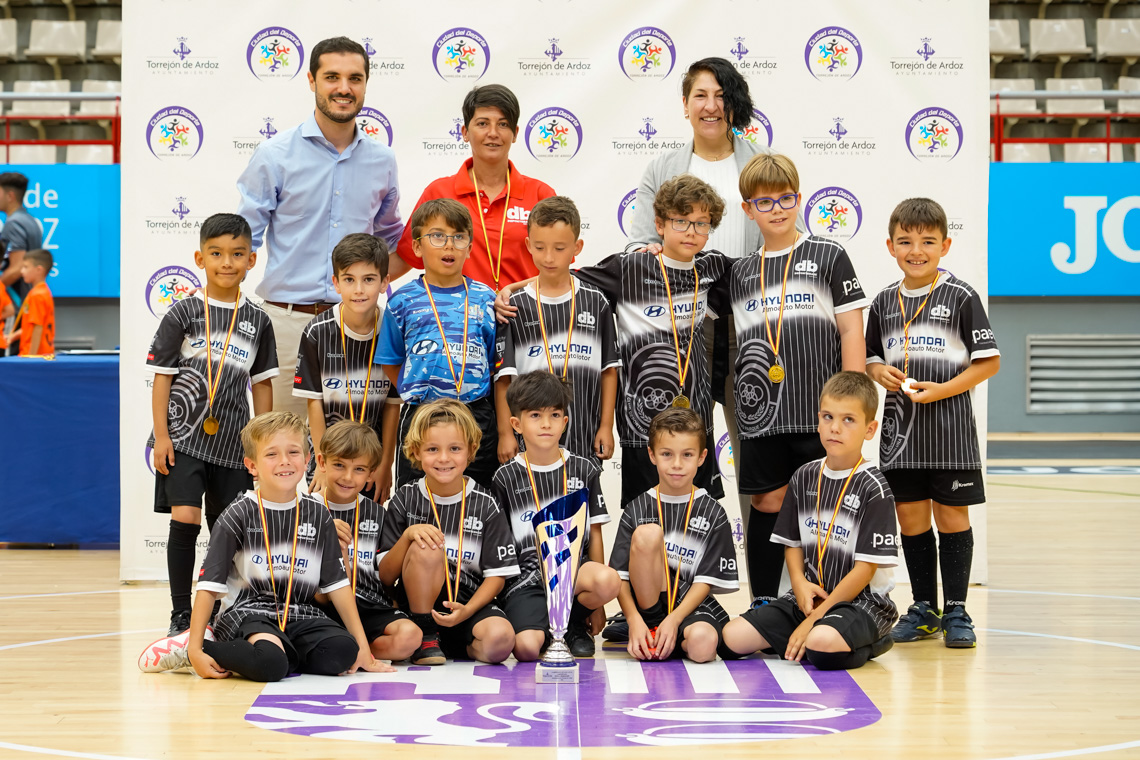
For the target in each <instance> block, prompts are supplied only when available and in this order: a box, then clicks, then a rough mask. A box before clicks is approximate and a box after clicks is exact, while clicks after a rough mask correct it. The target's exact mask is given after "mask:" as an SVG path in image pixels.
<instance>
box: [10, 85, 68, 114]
mask: <svg viewBox="0 0 1140 760" xmlns="http://www.w3.org/2000/svg"><path fill="white" fill-rule="evenodd" d="M12 91H13V92H70V91H71V82H69V81H67V80H66V79H38V80H31V81H27V80H20V81H17V82H15V84H14V86H13V87H12ZM8 113H9V114H10V115H20V116H29V117H34V116H68V115H70V114H71V104H70V103H69V102H68V101H66V100H14V101H12V106H11V108H10V109H9V110H8Z"/></svg>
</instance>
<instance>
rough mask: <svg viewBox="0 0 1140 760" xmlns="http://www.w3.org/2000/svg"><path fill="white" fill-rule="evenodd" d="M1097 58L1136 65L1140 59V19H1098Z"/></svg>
mask: <svg viewBox="0 0 1140 760" xmlns="http://www.w3.org/2000/svg"><path fill="white" fill-rule="evenodd" d="M1096 57H1097V60H1104V59H1106V58H1114V59H1123V60H1124V61H1126V62H1127V63H1128V65H1132V64H1133V63H1135V62H1136V60H1137V59H1138V58H1140V18H1101V19H1097V22H1096Z"/></svg>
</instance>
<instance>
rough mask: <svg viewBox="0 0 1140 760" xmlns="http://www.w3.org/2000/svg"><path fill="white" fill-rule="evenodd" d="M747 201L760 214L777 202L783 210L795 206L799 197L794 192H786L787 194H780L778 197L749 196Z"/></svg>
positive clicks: (769, 209)
mask: <svg viewBox="0 0 1140 760" xmlns="http://www.w3.org/2000/svg"><path fill="white" fill-rule="evenodd" d="M748 202H749V203H751V204H752V205H753V207H755V209H756V210H757V211H759V212H760V213H761V214H766V213H768V212H769V211H771V210H772V209H773V208H775V206H776V204H777V203H778V204H780V208H782V209H784V210H785V211H787V210H788V209H790V208H795V207H796V204H797V203H798V202H799V199H798V198H797V197H796V194H795V193H788V194H787V195H781V196H780V197H779V198H750V199H749V200H748Z"/></svg>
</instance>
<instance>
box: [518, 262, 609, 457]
mask: <svg viewBox="0 0 1140 760" xmlns="http://www.w3.org/2000/svg"><path fill="white" fill-rule="evenodd" d="M570 280H571V287H572V288H573V292H574V303H573V306H574V324H573V326H572V329H568V326H569V321H570V307H571V303H570V301H571V299H570V292H566V293H563V294H562V295H560V296H546V295H543V296H542V319H543V324H544V325H545V327H546V339H547V340H546V343H545V345H544V343H543V339H542V330H541V326H540V325H539V322H538V300H537V298H536V296H535V290H534V284H533V283H532V284H530V285H527V286H526V287H525V288H519V289H518V290H516V291H515V292H514V293H512V294H511V305H512V306H516V307H518V310H519V313H518V314H517V315H516V316H515V317H514V319H512V320H511V321H510V323H508V324H506V325H503V324H500V325H499V331H498V339H497V342H498V344H499V345H498V346H497V350H496V354H497V355H498V356H499V357H501V361H500V364H499V366H498V367H497V368H496V373H495V379H496V380H498V379H499V378H500V377H507V376H518V375H525V374H527V373H528V372H534V371H536V370H549V371H552V372H553V373H554V374H555V375H556V376H558V377H562V368H563V366H564V363H565V362H566V357H567V352H569V357H570V358H569V364H568V365H567V369H566V376H567V377H568V378H569V380H570V382H571V383H572V384H573V389H574V401H573V402H572V403H571V405H570V410H569V416H570V424H569V425H568V426H567V428H566V433H565V434H564V435H563V436H562V443H563V445H565V446H566V448H568V449H570V451H572V452H574V453H575V454H577V455H578V456H580V457H587V458H594V436H595V435H596V434H597V432H598V425H599V424H601V419H602V407H601V403H600V399H601V397H602V372H603V371H604V370H607V369H609V368H611V367H615V368H620V367H621V359H620V358H619V357H618V353H617V343H616V341H615V336H614V318H613V312H612V311H611V310H610V305H609V302H607V301H606V298H605V296H604V295H602V292H601V291H599V290H598V289H597V288H595V287H592V286H590V285H586V284H584V283H582V282H579V281H578V278H577V277H571V278H570ZM567 336H569V340H567ZM567 343H569V346H567ZM548 350H549V360H548V354H547V351H548ZM552 365H553V369H551V366H552ZM519 446H520V448H525V447H524V446H523V444H522V443H521V441H520V444H519Z"/></svg>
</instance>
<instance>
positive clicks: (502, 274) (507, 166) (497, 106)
mask: <svg viewBox="0 0 1140 760" xmlns="http://www.w3.org/2000/svg"><path fill="white" fill-rule="evenodd" d="M518 133H519V101H518V98H516V97H515V94H514V93H513V92H511V91H510V90H509V89H507V88H506V87H504V86H502V85H500V84H489V85H484V86H483V87H475V88H474V89H472V90H471V91H470V92H469V93H467V97H465V98H464V99H463V140H464V141H465V142H467V143H468V144H470V145H471V158H469V159H467V160H466V161H464V162H463V165H462V166H460V167H459V171H458V172H456V173H455V174H454V175H453V176H450V177H440V178H439V179H437V180H435V181H434V182H432V183H431V184H430V185H428V186H427V188H426V189H425V190H424V192H423V194H422V195H421V196H420V199H419V200H418V201H416V206H417V207H418V206H419V205H420V204H421V203H424V202H425V201H429V200H433V199H435V198H452V199H454V200H457V201H459V202H460V203H462V204H463V205H464V206H466V207H467V210H468V211H469V212H471V221H472V223H473V225H474V228H475V239H474V241H473V243H472V245H471V252H470V253H469V254H468V256H467V263H465V264H464V265H463V274H465V275H467V276H468V277H470V278H471V279H473V280H478V281H479V282H482V283H485V284H486V285H488V286H490V287H492V288H494V289H495V290H496V291H498V290H499V289H500V287H501V286H502V285H507V284H510V283H512V282H518V281H519V280H525V279H528V278H530V277H534V276H536V275H537V274H538V270H537V269H535V267H534V263H533V261H532V260H531V256H530V253H528V252H527V249H526V220H527V217H529V216H530V210H531V209H532V208H534V204H536V203H538V202H539V201H540V200H542V199H543V198H548V197H550V196H552V195H554V194H555V193H554V190H553V189H551V187H550V186H549V185H547V184H546V183H544V182H539V181H538V180H536V179H532V178H530V177H526V176H524V175H522V174H520V173H519V172H518V170H517V169H515V165H514V164H512V163H511V161H510V153H511V145H513V144H514V142H515V140H516V139H517V138H518ZM396 253H397V254H399V256H398V258H392V259H391V260H390V263H389V266H390V269H391V275H392V279H395V278H397V277H399V276H400V275H402V274H404V273H405V272H407V271H408V270H409V269H411V268H413V267H414V268H416V269H422V268H423V262H421V261H420V259H419V258H418V257H417V256H416V254H415V253H414V252H413V251H412V228H411V226H410V225H409V226H406V227H405V228H404V234H403V236H402V237H401V238H400V243H399V245H398V246H397V247H396Z"/></svg>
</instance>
